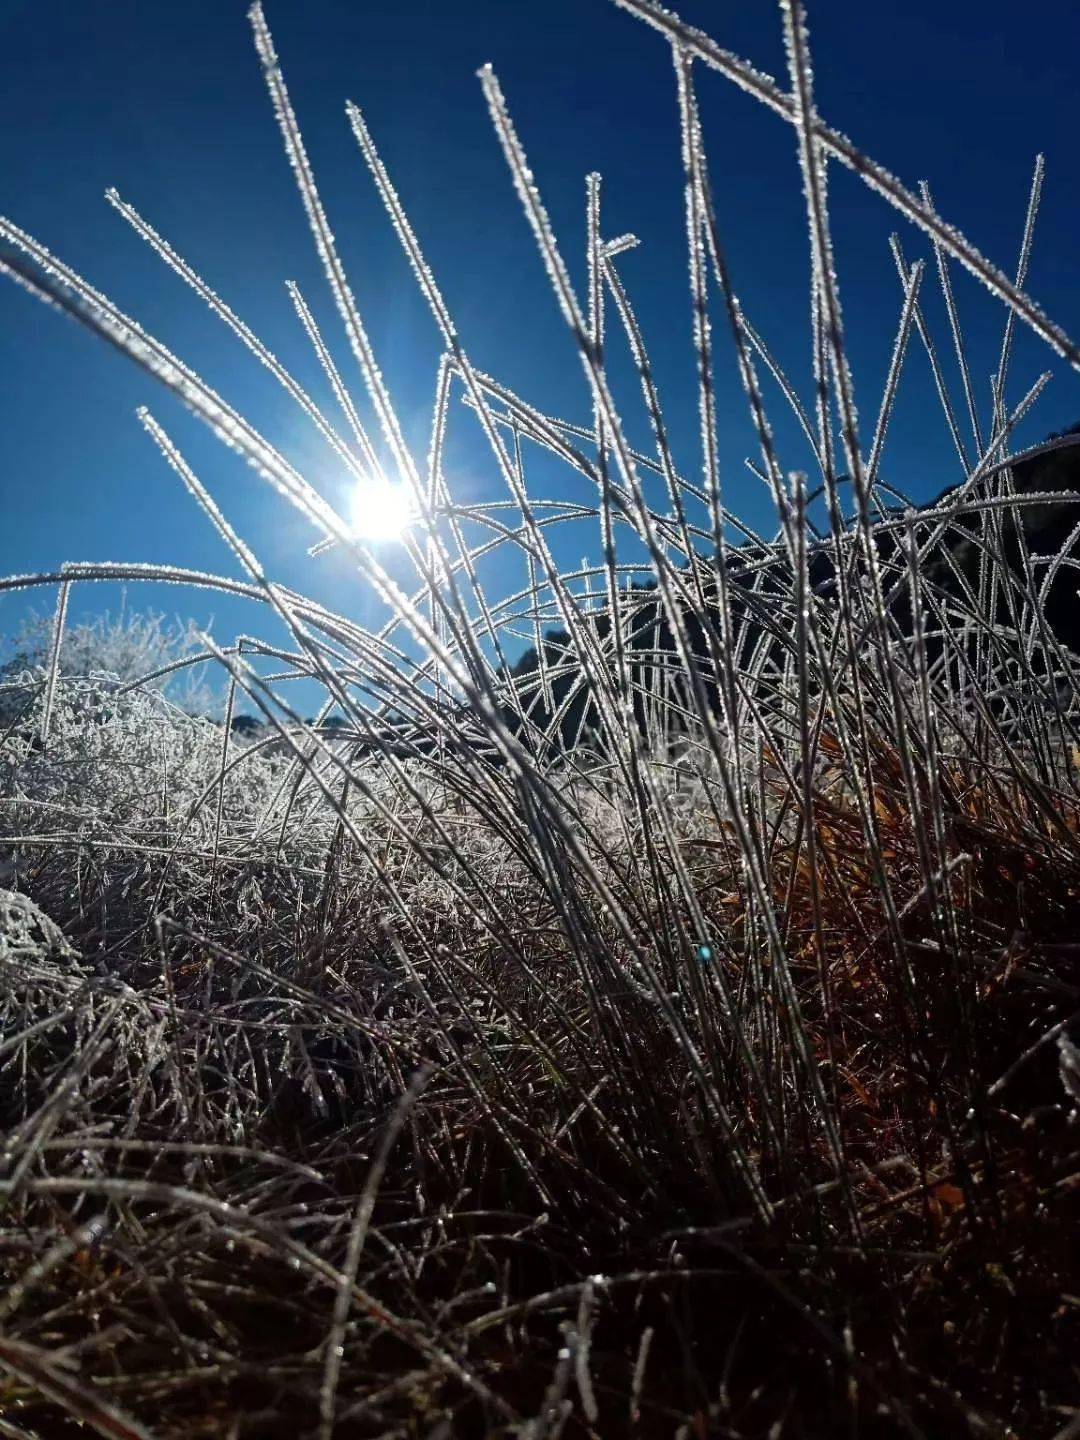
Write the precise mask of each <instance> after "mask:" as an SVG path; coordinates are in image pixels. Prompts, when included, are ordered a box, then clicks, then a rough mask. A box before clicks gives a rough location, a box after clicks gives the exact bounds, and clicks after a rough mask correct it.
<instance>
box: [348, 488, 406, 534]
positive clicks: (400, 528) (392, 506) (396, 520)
mask: <svg viewBox="0 0 1080 1440" xmlns="http://www.w3.org/2000/svg"><path fill="white" fill-rule="evenodd" d="M348 519H349V524H350V526H351V528H352V532H353V534H354V535H355V536H356V537H357V539H359V540H376V541H382V542H386V541H393V540H402V539H404V536H405V532H406V530H408V528H409V526H410V525H412V524H414V523H415V521H416V519H417V511H416V505H415V504H414V502H413V498H412V496H411V495H410V494H409V492H408V490H407V489H406V487H405V486H404V485H395V484H393V483H392V482H391V481H389V480H385V479H380V480H371V481H366V482H364V483H363V484H357V485H354V486H353V488H352V491H351V492H350V495H349V502H348Z"/></svg>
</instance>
